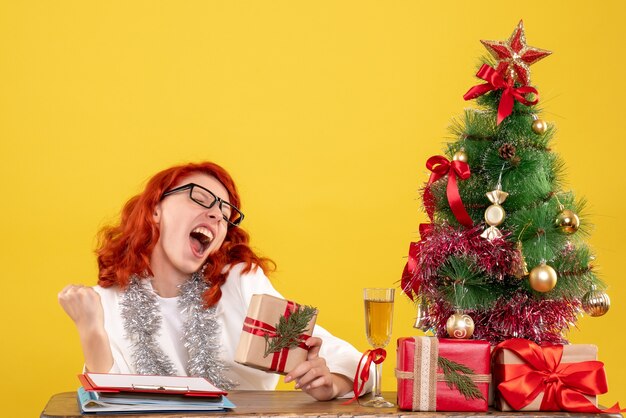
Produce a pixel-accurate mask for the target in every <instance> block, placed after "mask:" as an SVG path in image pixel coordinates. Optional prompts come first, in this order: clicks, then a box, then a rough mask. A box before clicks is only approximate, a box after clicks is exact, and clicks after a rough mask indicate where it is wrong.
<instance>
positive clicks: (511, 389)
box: [493, 338, 619, 413]
mask: <svg viewBox="0 0 626 418" xmlns="http://www.w3.org/2000/svg"><path fill="white" fill-rule="evenodd" d="M597 350H598V349H597V347H596V346H595V345H591V344H572V345H542V346H539V345H537V344H535V343H533V342H532V341H528V340H524V339H521V338H516V339H511V340H506V341H504V342H502V343H500V344H499V345H498V346H497V347H496V348H495V349H494V352H493V357H494V366H493V367H494V381H495V383H496V388H497V392H498V393H497V395H496V407H497V408H498V409H500V410H501V411H511V410H518V411H559V410H563V411H570V412H595V413H599V412H616V411H617V412H618V411H619V405H616V406H614V407H613V408H611V410H606V411H601V410H600V409H598V408H597V397H596V395H599V394H602V393H606V392H607V389H608V388H607V381H606V375H605V372H604V365H603V364H602V363H601V362H599V361H596V358H597Z"/></svg>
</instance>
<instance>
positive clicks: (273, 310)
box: [235, 295, 317, 374]
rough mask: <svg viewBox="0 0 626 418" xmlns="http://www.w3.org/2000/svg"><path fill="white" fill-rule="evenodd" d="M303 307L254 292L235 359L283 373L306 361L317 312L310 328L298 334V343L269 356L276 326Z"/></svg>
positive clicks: (245, 363) (308, 326) (269, 370)
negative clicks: (270, 343)
mask: <svg viewBox="0 0 626 418" xmlns="http://www.w3.org/2000/svg"><path fill="white" fill-rule="evenodd" d="M299 308H300V305H298V304H296V303H294V302H292V301H288V300H285V299H281V298H277V297H275V296H271V295H253V296H252V300H251V301H250V306H249V307H248V313H247V317H246V319H245V321H244V324H243V329H242V332H241V337H240V339H239V345H238V346H237V351H236V352H235V361H236V362H237V363H241V364H244V365H246V366H250V367H254V368H256V369H260V370H265V371H268V372H274V373H279V374H286V373H287V372H289V371H290V370H292V369H293V368H294V367H295V366H297V365H298V364H300V363H301V362H303V361H305V360H306V358H307V353H308V347H307V346H306V345H305V344H304V340H306V339H307V338H308V337H310V336H311V334H312V332H313V327H314V326H315V320H316V317H317V314H315V315H313V317H312V318H311V320H310V321H309V323H308V325H307V327H306V330H305V331H304V332H303V333H302V334H301V335H300V336H299V337H298V340H299V343H298V345H297V346H295V347H291V348H284V349H281V350H279V351H276V352H272V353H267V355H266V348H267V342H266V337H267V338H269V339H271V338H274V337H276V336H277V334H276V327H277V324H278V322H279V320H280V318H281V317H285V318H289V316H290V315H291V314H293V312H294V311H295V310H296V309H299Z"/></svg>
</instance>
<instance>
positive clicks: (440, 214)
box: [401, 21, 610, 344]
mask: <svg viewBox="0 0 626 418" xmlns="http://www.w3.org/2000/svg"><path fill="white" fill-rule="evenodd" d="M481 42H482V43H483V45H484V46H485V47H486V48H487V50H488V51H489V53H490V56H489V57H486V58H485V59H484V60H483V64H482V66H481V68H480V70H479V71H478V73H477V77H478V78H480V79H481V80H483V81H484V83H482V84H479V85H476V86H474V87H472V88H471V89H470V90H469V91H468V92H467V93H466V94H465V96H464V98H465V99H466V100H474V99H475V100H476V104H477V108H472V109H467V110H466V111H465V113H464V115H463V116H462V117H460V118H458V119H457V120H456V121H454V123H453V126H452V133H453V135H454V137H455V138H456V140H455V141H454V142H451V143H448V144H447V149H446V150H445V153H446V156H445V157H444V156H434V157H431V158H429V159H428V161H427V163H426V166H427V168H428V169H429V170H430V171H431V172H432V174H431V176H430V179H429V181H428V183H427V184H426V185H425V186H424V188H423V204H424V209H425V211H426V213H427V214H428V216H429V219H430V223H428V224H422V225H421V226H420V241H419V242H416V243H411V246H410V250H409V259H408V262H407V265H406V267H405V270H404V273H403V276H402V281H401V286H402V290H403V291H404V292H405V293H406V294H407V295H408V296H409V297H410V298H411V299H412V300H414V301H415V302H416V304H417V319H416V327H417V328H420V329H422V330H424V331H426V330H432V331H433V332H434V333H435V335H436V336H438V337H456V338H469V337H471V336H472V333H473V337H474V338H478V339H485V340H488V341H489V342H491V343H492V344H495V343H498V342H500V341H502V340H505V339H508V338H526V339H529V340H532V341H534V342H536V343H542V342H551V343H566V342H567V341H566V339H565V333H566V331H567V330H568V329H569V328H570V327H571V326H572V325H574V324H575V322H576V319H577V317H578V315H580V314H581V313H583V312H587V313H588V314H590V315H592V316H599V315H602V314H604V313H605V312H606V311H607V310H608V307H609V303H610V302H609V299H608V296H607V295H606V293H605V289H606V286H605V285H604V284H603V283H602V281H601V280H600V279H599V278H598V277H597V275H596V273H595V272H594V266H593V261H594V256H593V254H592V252H591V250H590V249H589V247H588V246H587V245H586V244H585V238H587V236H588V234H589V231H590V225H589V224H588V223H587V222H585V218H584V217H582V216H579V215H580V214H581V213H583V211H584V206H585V202H584V200H582V199H577V198H576V197H575V196H574V194H573V193H572V192H571V191H567V190H563V188H562V187H563V182H562V178H563V167H564V164H563V162H562V160H561V159H560V158H559V157H558V155H557V154H556V153H555V152H553V150H552V149H551V144H552V140H553V137H554V134H555V128H554V126H553V125H552V124H550V123H546V122H545V121H543V120H542V119H540V118H539V109H538V107H537V103H538V100H539V93H538V91H537V89H536V88H535V87H532V86H531V85H530V71H529V66H530V65H531V64H534V63H536V62H537V61H539V60H541V59H542V58H545V57H546V56H548V55H549V54H550V52H549V51H546V50H542V49H538V48H534V47H531V46H528V45H527V44H526V39H525V34H524V26H523V22H521V21H520V23H519V24H518V26H517V27H516V29H515V30H514V32H513V34H512V35H511V37H510V38H509V39H508V40H506V41H481Z"/></svg>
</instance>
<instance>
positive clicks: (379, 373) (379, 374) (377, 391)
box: [374, 363, 383, 398]
mask: <svg viewBox="0 0 626 418" xmlns="http://www.w3.org/2000/svg"><path fill="white" fill-rule="evenodd" d="M382 378H383V363H378V364H377V365H376V379H374V397H375V398H379V397H381V396H382V395H381V392H382V387H381V383H382Z"/></svg>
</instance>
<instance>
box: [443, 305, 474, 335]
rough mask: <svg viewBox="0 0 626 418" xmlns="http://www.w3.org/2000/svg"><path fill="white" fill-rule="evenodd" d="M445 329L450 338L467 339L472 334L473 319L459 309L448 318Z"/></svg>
mask: <svg viewBox="0 0 626 418" xmlns="http://www.w3.org/2000/svg"><path fill="white" fill-rule="evenodd" d="M446 330H447V331H448V336H449V337H450V338H457V339H469V338H470V337H471V336H472V335H473V334H474V320H473V319H472V317H471V316H469V315H467V314H464V313H463V312H461V311H456V312H455V313H454V314H452V315H451V316H450V318H448V321H447V322H446Z"/></svg>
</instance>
